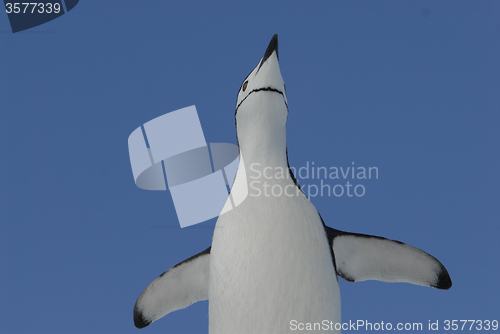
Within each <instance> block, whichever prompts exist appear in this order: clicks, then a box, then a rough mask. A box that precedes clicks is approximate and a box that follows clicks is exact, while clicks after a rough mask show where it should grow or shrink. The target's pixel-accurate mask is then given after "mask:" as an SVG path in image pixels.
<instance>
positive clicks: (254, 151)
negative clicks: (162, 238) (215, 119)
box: [134, 35, 452, 334]
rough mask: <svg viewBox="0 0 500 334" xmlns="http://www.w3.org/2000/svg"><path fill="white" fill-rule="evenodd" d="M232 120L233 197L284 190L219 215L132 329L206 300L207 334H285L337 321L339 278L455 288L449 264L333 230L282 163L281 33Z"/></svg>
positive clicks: (140, 302)
mask: <svg viewBox="0 0 500 334" xmlns="http://www.w3.org/2000/svg"><path fill="white" fill-rule="evenodd" d="M235 117H236V131H237V139H238V145H239V150H240V166H239V168H238V171H237V173H236V178H235V180H234V183H233V187H232V188H231V195H232V196H244V195H242V193H244V192H245V191H247V190H248V189H249V188H250V182H257V183H254V184H253V186H255V185H256V184H257V185H258V184H263V183H264V182H267V184H268V185H269V186H270V187H273V186H274V187H279V188H280V189H282V190H283V191H282V192H281V196H264V194H263V193H261V194H260V196H252V194H249V195H248V196H247V197H246V198H245V200H244V201H242V202H241V203H240V204H239V205H238V206H236V207H235V208H234V209H232V210H230V211H228V212H226V213H224V214H222V215H220V216H219V218H218V220H217V224H216V228H215V230H214V235H213V241H212V245H211V247H209V248H207V249H205V250H204V251H202V252H201V253H199V254H196V255H194V256H192V257H190V258H189V259H186V260H184V261H182V262H180V263H178V264H176V265H175V266H173V267H172V268H170V269H169V270H167V271H166V272H164V273H163V274H161V275H160V276H159V277H158V278H157V279H156V280H154V281H153V282H152V283H151V284H150V285H149V286H148V287H146V289H145V290H144V291H143V292H142V294H141V295H140V296H139V298H138V299H137V302H136V304H135V307H134V323H135V325H136V327H138V328H143V327H146V326H148V325H149V324H151V323H152V322H153V321H155V320H158V319H159V318H161V317H163V316H165V315H166V314H168V313H170V312H172V311H175V310H178V309H182V308H185V307H187V306H189V305H191V304H193V303H195V302H197V301H200V300H207V299H208V300H209V327H210V333H211V334H221V333H228V334H234V333H244V334H245V333H259V334H260V333H290V332H292V330H291V328H290V321H291V320H292V319H293V320H296V321H297V322H302V323H315V322H321V321H323V320H325V319H327V320H329V321H333V322H334V323H340V292H339V286H338V282H337V275H338V276H340V277H342V278H343V279H345V280H347V281H350V282H357V281H364V280H379V281H384V282H408V283H413V284H418V285H423V286H430V287H433V288H438V289H449V288H450V287H451V284H452V283H451V279H450V276H449V275H448V272H447V270H446V268H445V267H444V266H443V265H442V264H441V262H439V261H438V260H437V259H436V258H434V257H433V256H431V255H429V254H427V253H426V252H424V251H422V250H419V249H417V248H414V247H412V246H409V245H407V244H404V243H402V242H399V241H394V240H389V239H385V238H382V237H377V236H371V235H365V234H357V233H347V232H342V231H339V230H336V229H333V228H330V227H328V226H326V225H325V223H324V222H323V219H322V218H321V216H320V214H319V213H318V211H317V209H316V208H315V207H314V205H313V204H312V203H311V202H310V201H309V200H308V199H307V197H306V196H305V195H304V193H303V192H302V191H301V190H300V186H299V185H298V183H297V181H296V179H295V177H294V175H293V173H292V171H291V170H290V168H289V165H288V156H287V146H286V120H287V117H288V104H287V98H286V88H285V84H284V81H283V78H282V77H281V72H280V68H279V58H278V37H277V35H274V37H273V38H272V39H271V42H270V43H269V46H268V48H267V50H266V52H265V54H264V57H263V58H262V59H261V60H260V62H259V64H258V65H257V67H255V69H254V70H253V71H252V72H251V73H250V74H249V75H248V76H247V78H245V80H243V83H242V85H241V87H240V90H239V93H238V98H237V103H236V112H235ZM252 166H253V167H252ZM255 166H258V168H259V169H260V170H261V171H262V170H263V169H264V168H271V170H279V169H281V170H285V171H286V172H287V173H289V174H288V175H286V177H278V178H276V177H273V178H271V179H269V178H268V176H269V175H274V173H269V174H267V175H266V176H264V174H263V173H261V174H260V177H256V174H255V173H252V175H250V170H251V168H255ZM259 182H260V183H259ZM287 190H288V191H287ZM228 201H229V199H228Z"/></svg>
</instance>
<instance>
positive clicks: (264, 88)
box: [234, 87, 288, 116]
mask: <svg viewBox="0 0 500 334" xmlns="http://www.w3.org/2000/svg"><path fill="white" fill-rule="evenodd" d="M262 91H264V92H275V93H278V94H281V96H283V102H285V106H286V110H287V111H288V104H287V103H286V101H285V94H284V93H283V92H282V91H280V90H279V89H276V88H272V87H262V88H257V89H254V90H252V91H251V92H250V93H248V95H247V96H245V98H244V99H243V100H241V102H240V103H239V104H238V105H237V106H236V110H235V112H234V116H236V114H237V113H238V108H239V107H240V106H241V104H242V103H243V101H245V100H246V99H247V98H248V97H249V96H250V95H252V93H255V92H262Z"/></svg>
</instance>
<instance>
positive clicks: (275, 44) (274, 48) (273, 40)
mask: <svg viewBox="0 0 500 334" xmlns="http://www.w3.org/2000/svg"><path fill="white" fill-rule="evenodd" d="M274 51H276V58H278V61H279V59H280V57H279V56H278V34H274V36H273V38H271V41H270V42H269V45H268V47H267V50H266V53H264V57H262V61H261V62H260V66H259V69H258V70H257V72H259V70H260V68H261V67H262V65H263V64H264V63H265V62H266V60H267V59H268V58H269V57H271V55H272V54H273V52H274Z"/></svg>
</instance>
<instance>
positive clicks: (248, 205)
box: [209, 194, 340, 334]
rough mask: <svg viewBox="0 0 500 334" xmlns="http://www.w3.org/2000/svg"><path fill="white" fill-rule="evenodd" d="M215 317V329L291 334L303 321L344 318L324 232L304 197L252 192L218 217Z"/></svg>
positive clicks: (212, 295) (214, 332)
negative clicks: (341, 316)
mask: <svg viewBox="0 0 500 334" xmlns="http://www.w3.org/2000/svg"><path fill="white" fill-rule="evenodd" d="M209 316H210V333H211V334H222V333H228V334H234V333H259V334H261V333H290V332H294V331H293V330H292V329H293V328H294V324H297V323H307V324H309V323H311V324H322V323H323V321H325V320H326V321H327V322H328V323H330V321H333V323H336V322H340V292H339V287H338V282H337V276H336V272H335V268H334V265H333V261H332V255H331V251H330V248H329V245H328V240H327V237H326V235H325V229H324V227H323V225H322V222H321V220H320V218H319V214H318V213H317V211H316V208H315V207H314V206H313V205H312V204H311V203H310V202H309V201H308V200H307V199H306V198H305V196H303V195H301V196H298V197H297V196H294V197H286V196H284V197H274V196H270V197H264V196H259V197H253V198H252V197H251V194H250V195H249V197H248V198H247V199H246V200H245V201H243V203H241V204H240V205H239V206H237V207H236V208H235V209H233V210H231V211H229V212H227V213H225V214H223V215H221V216H220V217H219V220H218V221H217V225H216V228H215V232H214V237H213V243H212V250H211V263H210V288H209ZM317 326H319V325H317ZM301 332H307V331H301ZM318 332H319V331H318ZM321 332H325V330H324V328H323V330H321Z"/></svg>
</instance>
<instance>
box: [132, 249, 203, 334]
mask: <svg viewBox="0 0 500 334" xmlns="http://www.w3.org/2000/svg"><path fill="white" fill-rule="evenodd" d="M210 248H211V247H208V248H207V249H205V250H204V251H203V252H201V253H198V254H196V255H194V256H192V257H190V258H189V259H187V260H184V261H182V262H180V263H178V264H176V265H175V266H173V267H172V268H170V269H169V270H167V271H165V272H164V273H163V274H161V275H160V276H159V277H158V278H157V279H155V280H154V281H153V282H151V284H149V285H148V286H147V287H146V289H144V291H143V292H142V293H141V295H140V296H139V298H137V302H136V303H135V307H134V324H135V326H136V327H137V328H144V327H146V326H147V325H149V324H150V323H152V322H153V321H155V320H158V319H160V318H161V317H163V316H165V315H167V314H168V313H170V312H172V311H176V310H179V309H183V308H185V307H188V306H189V305H191V304H193V303H196V302H197V301H200V300H207V299H208V286H209V271H210Z"/></svg>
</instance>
